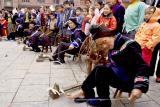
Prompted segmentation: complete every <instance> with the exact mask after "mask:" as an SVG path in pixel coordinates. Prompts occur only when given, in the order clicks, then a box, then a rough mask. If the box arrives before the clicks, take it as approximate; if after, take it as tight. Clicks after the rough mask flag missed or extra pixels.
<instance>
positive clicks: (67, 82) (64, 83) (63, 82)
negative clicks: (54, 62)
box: [50, 78, 77, 88]
mask: <svg viewBox="0 0 160 107" xmlns="http://www.w3.org/2000/svg"><path fill="white" fill-rule="evenodd" d="M55 82H56V83H58V84H59V85H60V87H62V88H65V87H70V86H72V85H76V84H77V81H76V80H75V79H74V78H51V79H50V85H51V86H53V85H54V83H55Z"/></svg>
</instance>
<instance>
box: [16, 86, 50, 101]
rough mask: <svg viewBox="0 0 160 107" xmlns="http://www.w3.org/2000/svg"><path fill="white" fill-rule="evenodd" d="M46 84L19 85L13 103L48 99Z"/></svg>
mask: <svg viewBox="0 0 160 107" xmlns="http://www.w3.org/2000/svg"><path fill="white" fill-rule="evenodd" d="M47 89H48V85H31V86H21V87H20V89H19V91H18V93H17V95H16V97H15V99H14V101H13V102H14V103H15V102H16V103H18V102H33V101H34V102H43V101H47V100H48V91H47Z"/></svg>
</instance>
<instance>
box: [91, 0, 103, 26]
mask: <svg viewBox="0 0 160 107" xmlns="http://www.w3.org/2000/svg"><path fill="white" fill-rule="evenodd" d="M103 7H104V2H103V0H96V2H95V13H94V14H95V15H94V17H93V19H92V21H91V25H95V24H96V22H97V20H98V18H99V17H100V16H101V14H102V13H103Z"/></svg>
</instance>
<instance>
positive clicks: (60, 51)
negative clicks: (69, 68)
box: [50, 18, 85, 63]
mask: <svg viewBox="0 0 160 107" xmlns="http://www.w3.org/2000/svg"><path fill="white" fill-rule="evenodd" d="M68 25H69V29H70V30H69V31H70V33H71V35H70V38H71V41H70V43H64V42H62V43H60V44H59V45H58V47H57V49H56V51H55V52H54V53H53V56H52V58H51V59H50V61H58V62H60V63H65V61H64V54H65V52H66V53H69V54H73V55H76V54H77V53H78V52H79V49H80V46H81V44H82V42H83V41H84V39H85V34H84V33H83V32H82V30H81V29H78V28H77V27H78V23H77V18H70V19H69V21H68Z"/></svg>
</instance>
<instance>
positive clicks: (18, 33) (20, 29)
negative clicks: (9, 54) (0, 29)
mask: <svg viewBox="0 0 160 107" xmlns="http://www.w3.org/2000/svg"><path fill="white" fill-rule="evenodd" d="M16 25H17V27H16V31H15V32H11V33H10V34H9V35H8V36H7V39H8V40H15V38H16V37H20V38H23V31H24V28H23V25H22V20H21V19H17V20H16Z"/></svg>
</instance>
